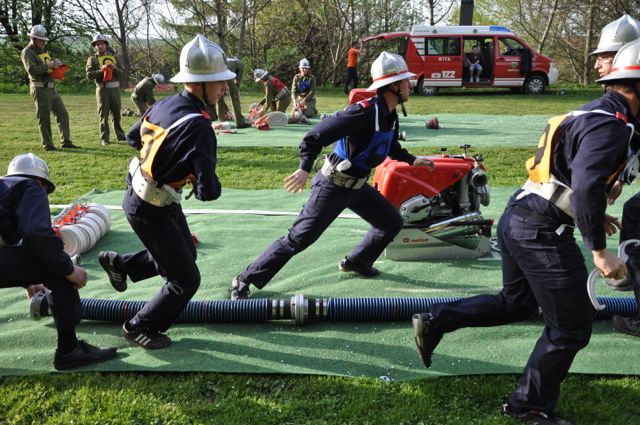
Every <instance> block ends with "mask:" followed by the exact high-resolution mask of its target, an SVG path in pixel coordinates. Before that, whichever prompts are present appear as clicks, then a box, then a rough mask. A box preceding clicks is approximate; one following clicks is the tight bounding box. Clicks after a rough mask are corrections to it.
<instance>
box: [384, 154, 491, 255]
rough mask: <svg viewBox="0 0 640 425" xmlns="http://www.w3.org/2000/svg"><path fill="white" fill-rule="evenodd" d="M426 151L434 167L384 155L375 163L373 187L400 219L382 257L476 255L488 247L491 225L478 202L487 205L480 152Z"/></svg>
mask: <svg viewBox="0 0 640 425" xmlns="http://www.w3.org/2000/svg"><path fill="white" fill-rule="evenodd" d="M460 148H461V149H463V153H462V154H457V155H449V154H448V153H447V152H446V150H445V149H443V152H442V154H441V155H434V156H428V158H429V159H431V160H432V161H433V162H434V164H435V169H433V170H429V168H428V167H414V166H411V165H409V164H406V163H404V162H398V161H394V160H391V159H387V160H386V161H385V162H383V163H382V164H380V165H379V166H378V167H377V168H376V172H375V175H374V177H373V186H374V187H375V188H377V189H378V190H379V191H380V193H382V195H384V197H385V198H387V199H388V200H389V201H390V202H391V204H393V206H395V207H396V208H398V209H399V211H400V214H401V215H402V218H403V220H404V225H403V227H402V230H401V231H400V233H399V234H398V235H397V236H396V238H395V239H394V240H393V242H391V244H389V246H388V247H387V250H386V256H387V258H389V259H391V260H396V261H404V260H443V259H454V258H475V257H481V256H483V255H485V254H487V253H488V252H489V250H490V244H489V241H490V237H491V225H492V224H493V220H487V219H485V218H484V217H483V216H482V214H481V212H480V205H484V206H487V205H489V185H488V181H487V175H486V170H485V168H484V165H483V160H484V158H482V156H481V155H474V156H473V157H468V156H467V149H469V148H470V145H462V146H460Z"/></svg>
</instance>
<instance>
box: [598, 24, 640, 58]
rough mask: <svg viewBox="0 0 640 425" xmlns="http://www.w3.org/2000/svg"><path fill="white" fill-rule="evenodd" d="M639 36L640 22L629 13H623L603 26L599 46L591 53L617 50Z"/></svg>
mask: <svg viewBox="0 0 640 425" xmlns="http://www.w3.org/2000/svg"><path fill="white" fill-rule="evenodd" d="M638 37H640V22H638V21H636V20H635V19H633V18H632V17H631V16H629V15H622V17H621V18H620V19H616V20H615V21H613V22H610V23H608V24H607V25H605V27H604V28H602V32H601V33H600V40H599V41H598V47H597V48H596V50H594V51H593V52H591V53H590V54H591V55H597V54H599V53H605V52H617V51H618V50H620V48H621V47H622V46H624V45H625V44H627V43H629V42H630V41H633V40H636V39H637V38H638Z"/></svg>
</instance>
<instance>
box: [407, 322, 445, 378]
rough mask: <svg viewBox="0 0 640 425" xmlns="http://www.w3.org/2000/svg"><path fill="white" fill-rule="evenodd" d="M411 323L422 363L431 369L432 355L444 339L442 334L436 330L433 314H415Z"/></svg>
mask: <svg viewBox="0 0 640 425" xmlns="http://www.w3.org/2000/svg"><path fill="white" fill-rule="evenodd" d="M411 322H412V323H413V333H414V335H415V340H416V347H418V353H420V358H421V359H422V363H424V367H431V355H432V354H433V350H435V349H436V347H437V346H438V344H439V343H440V340H441V339H442V332H439V331H437V330H435V329H434V327H433V316H432V315H431V313H423V314H414V315H413V317H412V318H411Z"/></svg>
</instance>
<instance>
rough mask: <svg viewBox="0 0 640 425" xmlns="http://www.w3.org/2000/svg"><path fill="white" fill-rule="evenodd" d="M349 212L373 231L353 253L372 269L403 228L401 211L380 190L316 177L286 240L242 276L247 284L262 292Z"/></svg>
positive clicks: (268, 250) (318, 175)
mask: <svg viewBox="0 0 640 425" xmlns="http://www.w3.org/2000/svg"><path fill="white" fill-rule="evenodd" d="M346 208H349V209H350V210H351V211H353V212H354V213H356V214H358V215H359V216H360V217H362V218H363V219H365V220H366V221H367V222H368V223H369V224H371V228H370V229H369V231H368V232H367V234H366V235H365V236H364V238H363V239H362V240H361V241H360V243H359V244H358V245H357V246H356V247H355V248H354V249H353V250H352V251H351V254H349V258H350V259H351V260H353V261H357V262H359V263H362V264H365V265H368V266H371V265H373V263H374V261H375V260H376V259H377V258H378V257H379V256H380V254H382V251H384V249H385V248H386V247H387V245H388V244H389V242H391V241H392V240H393V238H394V237H395V236H396V235H397V234H398V232H399V231H400V229H401V227H402V217H401V216H400V213H398V210H397V209H396V208H394V207H393V205H391V204H390V203H389V201H387V199H386V198H385V197H384V196H382V195H381V194H380V192H378V191H377V190H375V189H374V188H372V187H371V186H369V185H368V184H365V185H364V186H363V187H362V188H360V189H356V190H352V189H345V188H343V187H339V186H336V185H334V184H333V183H331V182H329V181H328V180H327V179H326V178H325V176H324V175H323V174H322V173H318V174H316V176H315V177H314V178H313V183H312V186H311V195H309V199H308V200H307V202H306V203H305V205H304V207H303V209H302V212H301V213H300V215H299V216H298V218H296V220H295V221H294V223H293V226H292V227H291V228H290V229H289V233H288V234H287V235H286V236H283V237H282V238H280V239H278V240H277V241H275V242H274V243H272V244H271V246H269V247H268V248H267V249H266V250H264V251H263V252H262V254H260V256H259V257H258V258H257V259H256V260H255V261H254V262H253V263H251V264H250V265H249V267H247V268H246V270H245V271H244V272H242V274H241V278H242V280H243V281H245V282H249V283H251V284H253V285H254V286H256V287H258V288H263V287H264V286H265V285H266V284H267V283H269V281H270V280H271V279H272V278H273V277H274V276H275V275H276V273H278V272H279V271H280V269H282V267H284V265H285V264H287V262H288V261H289V260H290V259H291V258H292V257H293V256H294V255H296V254H297V253H299V252H301V251H303V250H305V249H306V248H307V247H308V246H310V245H311V244H312V243H314V242H315V241H316V240H317V239H318V238H319V237H320V235H322V233H323V232H324V231H325V230H326V229H327V227H329V225H330V224H331V223H332V222H333V221H334V220H335V219H336V218H337V217H338V215H340V213H341V212H342V211H344V210H345V209H346Z"/></svg>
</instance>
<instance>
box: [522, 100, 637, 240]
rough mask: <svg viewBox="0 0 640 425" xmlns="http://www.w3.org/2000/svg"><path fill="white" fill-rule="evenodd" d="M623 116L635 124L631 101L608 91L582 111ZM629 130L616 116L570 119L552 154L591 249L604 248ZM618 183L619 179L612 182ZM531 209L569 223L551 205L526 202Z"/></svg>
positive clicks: (536, 199) (534, 200)
mask: <svg viewBox="0 0 640 425" xmlns="http://www.w3.org/2000/svg"><path fill="white" fill-rule="evenodd" d="M580 109H581V110H585V111H591V110H594V109H601V110H604V111H607V112H611V113H613V114H615V113H616V112H620V113H622V114H624V115H625V116H626V117H627V118H628V119H630V120H631V119H633V116H632V114H631V110H630V107H629V104H628V102H627V101H626V99H625V98H624V96H622V95H621V94H620V93H617V92H614V91H609V92H607V93H605V94H604V95H603V96H602V97H600V98H599V99H596V100H594V101H593V102H589V103H587V104H586V105H584V106H582V107H581V108H580ZM629 135H630V128H629V127H627V126H626V125H625V123H624V122H623V121H621V120H619V119H615V118H614V117H611V116H607V115H603V114H598V113H593V114H584V115H581V116H578V117H575V118H573V119H572V121H571V122H570V123H569V124H568V125H567V127H566V130H565V132H564V134H563V136H562V137H561V139H560V140H559V141H558V144H557V146H556V149H555V152H554V154H553V167H552V172H553V175H554V176H555V177H556V178H557V179H558V180H560V181H561V182H563V183H564V184H566V185H568V186H570V187H571V189H572V190H573V193H572V194H571V197H570V200H571V208H572V210H573V211H574V215H575V217H574V222H575V225H576V226H577V227H578V229H579V230H580V233H581V234H582V239H583V240H584V244H585V246H586V247H587V248H588V249H590V250H600V249H604V248H606V233H605V229H604V216H605V210H606V208H607V191H608V190H609V187H610V184H607V180H608V179H609V177H610V176H611V175H612V174H614V173H615V172H616V171H617V170H618V169H619V168H620V166H621V165H622V164H623V163H624V161H625V159H626V157H627V154H628V149H629V143H628V142H629ZM614 180H615V179H614ZM525 200H526V202H525V203H526V204H527V206H528V207H529V208H530V209H532V210H534V211H536V212H538V213H540V214H546V215H547V216H550V217H552V218H557V219H558V220H559V221H561V222H565V223H570V222H571V220H570V219H569V218H568V216H567V215H566V214H564V213H563V212H561V211H560V210H559V209H558V208H556V207H555V206H554V205H553V204H550V203H549V202H547V201H546V200H544V199H543V198H541V197H538V196H528V197H526V198H525Z"/></svg>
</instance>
